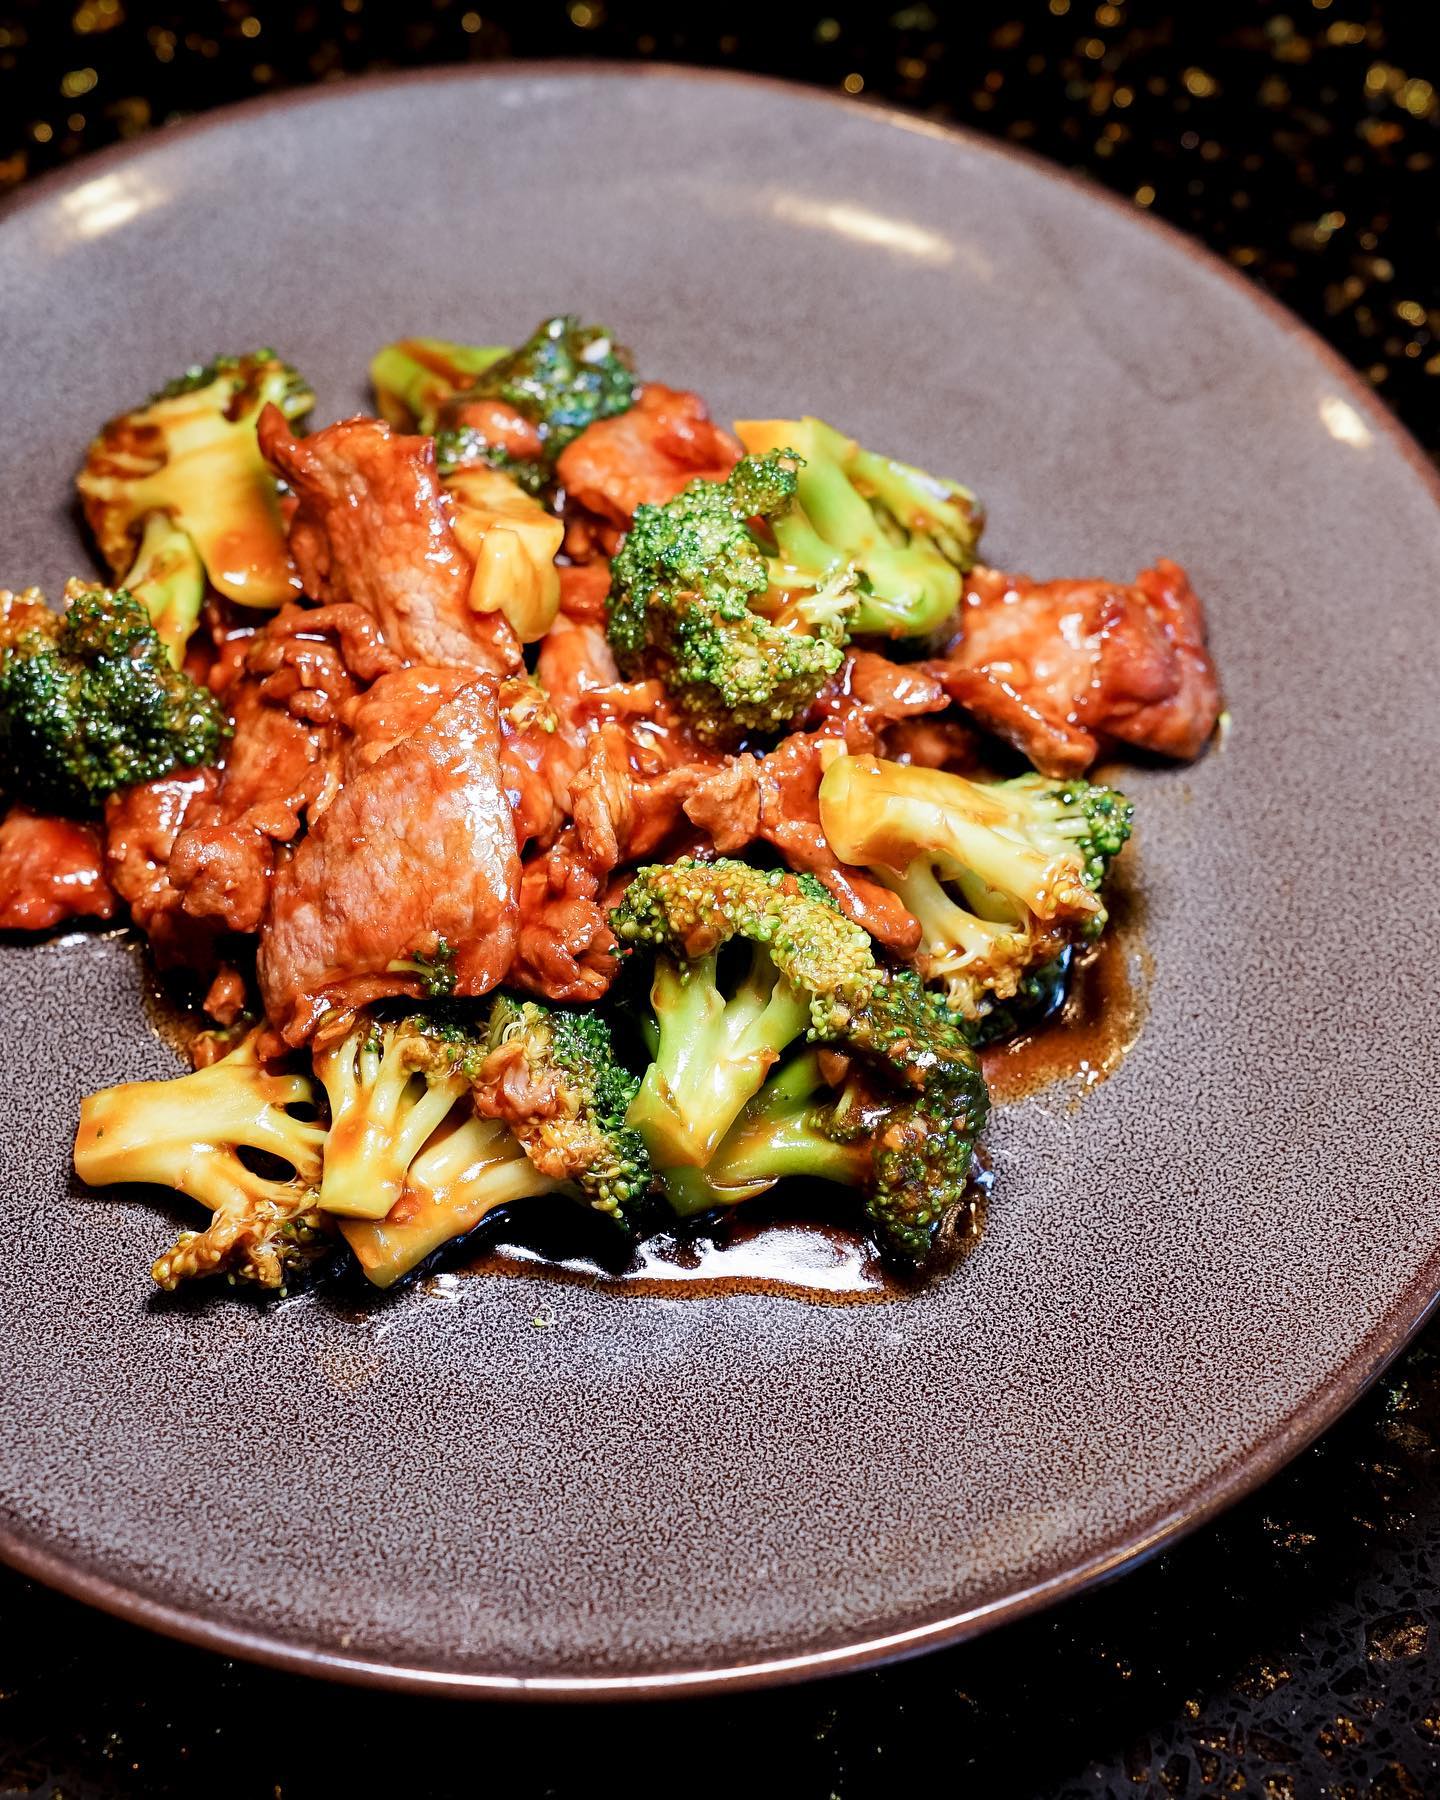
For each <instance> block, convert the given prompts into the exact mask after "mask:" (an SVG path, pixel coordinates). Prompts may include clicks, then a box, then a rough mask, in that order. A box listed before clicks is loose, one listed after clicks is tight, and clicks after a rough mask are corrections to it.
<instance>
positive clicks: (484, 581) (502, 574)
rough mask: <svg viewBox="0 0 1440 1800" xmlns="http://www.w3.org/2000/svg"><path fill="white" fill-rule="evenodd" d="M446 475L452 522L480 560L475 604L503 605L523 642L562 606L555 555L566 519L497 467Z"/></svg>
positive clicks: (484, 609)
mask: <svg viewBox="0 0 1440 1800" xmlns="http://www.w3.org/2000/svg"><path fill="white" fill-rule="evenodd" d="M443 479H444V483H445V491H446V493H448V494H449V496H450V523H451V526H452V527H453V529H454V532H455V536H456V538H457V539H458V540H459V543H460V547H461V549H462V550H464V551H465V553H466V555H467V556H469V557H470V559H471V560H472V561H473V563H474V565H475V573H474V575H473V576H472V577H471V580H470V606H471V609H472V611H474V612H477V613H488V612H499V613H503V614H504V615H505V617H506V618H507V619H508V620H509V621H510V623H511V625H512V626H514V628H515V634H516V636H517V637H518V638H519V639H520V641H521V643H523V644H532V643H534V642H536V640H537V639H539V638H542V637H544V635H545V633H546V632H547V631H548V630H549V629H550V627H551V626H552V625H553V624H554V623H555V615H556V613H558V612H559V610H560V571H559V569H557V568H556V566H555V557H556V554H557V552H558V551H559V549H560V544H561V540H562V539H563V538H564V536H565V525H564V521H563V520H561V519H558V518H557V517H556V516H555V514H554V513H552V512H550V511H548V510H547V508H545V507H543V506H542V505H541V504H540V502H539V501H538V500H535V499H532V498H531V496H530V495H529V494H527V493H526V492H525V491H524V490H523V489H522V488H521V487H520V486H519V485H518V484H517V483H516V482H515V481H513V480H512V479H511V478H510V476H508V475H506V474H503V473H502V472H501V471H500V470H499V469H491V468H487V467H486V466H485V465H484V464H477V465H476V466H475V467H473V468H462V469H455V470H453V471H451V472H450V473H449V474H447V475H445V476H444V478H443Z"/></svg>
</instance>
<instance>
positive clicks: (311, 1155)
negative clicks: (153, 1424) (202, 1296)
mask: <svg viewBox="0 0 1440 1800" xmlns="http://www.w3.org/2000/svg"><path fill="white" fill-rule="evenodd" d="M316 1097H317V1095H316V1089H315V1086H314V1083H313V1082H312V1081H311V1080H310V1079H309V1077H308V1076H305V1075H298V1074H283V1073H280V1072H277V1071H275V1070H273V1069H271V1068H270V1067H268V1066H267V1065H266V1064H264V1063H263V1062H261V1060H260V1058H259V1055H258V1054H257V1034H256V1033H252V1034H251V1035H250V1036H249V1037H247V1038H246V1039H245V1040H244V1042H243V1043H242V1044H240V1045H239V1047H238V1048H236V1049H235V1050H232V1051H231V1052H230V1054H229V1055H228V1056H226V1057H224V1058H222V1059H221V1060H220V1061H219V1062H216V1063H212V1064H211V1066H210V1067H209V1068H206V1069H197V1070H196V1071H195V1072H194V1073H193V1074H191V1075H181V1076H177V1077H176V1078H175V1079H174V1080H173V1081H128V1082H125V1083H123V1084H122V1085H121V1086H119V1087H112V1088H104V1089H102V1090H101V1091H100V1092H99V1093H96V1094H91V1095H90V1096H89V1098H88V1099H87V1100H85V1102H84V1103H83V1104H82V1106H81V1108H80V1124H79V1129H78V1130H77V1132H76V1134H75V1172H76V1173H77V1174H78V1175H79V1176H80V1178H81V1180H82V1181H86V1182H88V1183H89V1184H90V1186H91V1187H108V1186H111V1185H112V1184H114V1183H116V1182H148V1183H153V1184H155V1185H156V1186H160V1187H169V1188H174V1189H176V1190H177V1191H178V1192H180V1193H182V1194H187V1195H189V1197H190V1198H191V1199H192V1200H198V1201H199V1202H200V1203H201V1204H202V1205H203V1206H207V1207H209V1208H210V1212H211V1219H210V1223H209V1225H208V1226H207V1227H206V1228H205V1230H203V1231H185V1232H182V1233H181V1234H180V1236H179V1237H178V1238H177V1239H176V1241H175V1244H174V1246H173V1247H172V1248H171V1249H170V1250H169V1251H167V1253H166V1254H165V1255H164V1256H162V1257H160V1258H159V1259H158V1261H157V1262H156V1263H155V1266H154V1269H153V1271H152V1273H153V1275H154V1277H155V1280H156V1281H157V1282H158V1283H159V1285H160V1286H161V1287H162V1288H166V1289H170V1288H174V1287H176V1286H177V1285H178V1284H179V1283H180V1282H181V1281H187V1280H191V1279H194V1278H196V1277H199V1276H203V1275H224V1276H226V1277H227V1279H228V1280H230V1281H231V1282H248V1283H252V1284H253V1285H254V1286H256V1287H260V1288H270V1289H278V1290H280V1291H281V1292H283V1291H284V1289H285V1287H286V1284H287V1282H288V1281H289V1279H290V1278H291V1276H292V1275H293V1274H294V1273H295V1271H296V1270H297V1269H298V1268H300V1267H301V1266H302V1265H303V1264H305V1263H306V1262H308V1261H310V1260H311V1259H312V1258H313V1257H314V1256H315V1255H316V1254H317V1253H318V1252H320V1251H322V1250H323V1249H325V1248H326V1247H327V1245H328V1243H329V1241H330V1240H329V1237H328V1227H327V1225H326V1223H325V1220H324V1218H323V1217H322V1215H321V1214H320V1212H319V1211H318V1209H317V1204H316V1203H317V1195H318V1183H319V1181H320V1168H321V1154H322V1149H323V1146H324V1142H325V1128H324V1126H322V1125H319V1124H317V1123H316V1122H315V1120H314V1107H315V1100H316ZM297 1114H298V1115H299V1116H297ZM247 1155H248V1156H249V1158H250V1160H249V1161H247V1160H246V1157H247ZM256 1161H261V1162H268V1163H269V1164H270V1165H271V1168H272V1169H273V1170H274V1172H273V1173H268V1174H259V1173H256V1171H255V1169H254V1167H252V1163H253V1162H256Z"/></svg>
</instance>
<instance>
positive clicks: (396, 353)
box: [370, 338, 510, 434]
mask: <svg viewBox="0 0 1440 1800" xmlns="http://www.w3.org/2000/svg"><path fill="white" fill-rule="evenodd" d="M509 354H510V352H509V350H508V349H507V348H506V347H505V346H504V345H503V344H501V345H495V344H486V345H476V344H457V343H453V342H452V341H451V340H450V339H449V338H401V339H400V340H399V341H398V342H397V343H394V344H387V345H386V346H385V348H384V349H383V350H379V351H377V352H376V353H375V355H374V356H373V357H372V358H371V361H370V385H371V386H372V387H373V388H374V390H375V402H376V405H377V406H378V407H379V409H380V416H381V418H383V419H385V420H386V421H387V422H388V423H389V424H391V425H393V426H395V427H396V428H397V429H398V430H400V431H423V432H425V433H427V434H428V433H430V432H433V431H434V430H435V426H436V422H437V415H438V413H439V411H440V408H441V407H442V406H443V405H444V404H445V402H446V401H447V400H449V399H452V398H453V397H454V395H456V394H457V393H459V392H460V390H461V389H462V388H466V387H469V386H470V384H471V383H472V382H474V381H477V380H478V379H479V378H480V376H482V375H483V374H484V373H485V371H486V370H487V369H488V368H489V367H490V366H491V365H492V363H497V362H499V360H500V358H501V357H502V356H508V355H509Z"/></svg>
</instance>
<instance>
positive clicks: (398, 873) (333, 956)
mask: <svg viewBox="0 0 1440 1800" xmlns="http://www.w3.org/2000/svg"><path fill="white" fill-rule="evenodd" d="M498 687H499V684H498V682H497V681H496V680H495V679H494V677H493V676H488V675H483V674H482V675H479V676H477V678H476V679H475V680H474V681H472V682H471V683H470V684H469V685H468V686H466V687H464V688H462V689H461V690H460V692H459V693H457V694H455V695H454V696H453V697H451V698H449V699H447V700H445V701H444V702H443V703H441V704H440V705H438V706H437V707H436V708H435V709H434V711H433V712H432V713H431V715H430V717H429V718H428V719H426V721H425V722H424V723H423V724H422V725H420V726H419V727H418V729H416V730H414V731H412V732H411V733H410V735H409V736H406V737H402V738H401V739H400V741H399V742H397V743H393V744H392V745H391V747H390V748H389V749H388V750H386V751H385V753H384V754H383V755H381V756H380V757H379V758H378V759H377V760H376V761H374V762H372V763H370V764H369V765H368V766H367V767H363V768H357V769H356V770H355V772H354V773H353V774H352V775H351V776H350V777H349V779H347V780H346V781H345V782H344V784H343V785H342V787H341V789H340V792H339V794H338V795H337V796H336V798H335V800H334V801H333V803H332V804H331V805H330V806H329V808H328V809H327V810H326V811H325V812H324V813H323V815H322V816H321V817H320V818H319V819H318V820H316V822H315V824H314V826H313V827H312V829H311V831H310V833H309V835H308V836H307V837H306V838H305V839H304V840H303V841H302V842H301V843H300V845H299V846H298V848H297V849H296V851H295V853H294V855H293V856H292V857H291V858H290V859H289V861H288V862H287V863H286V864H285V865H284V866H283V867H282V868H281V869H280V870H279V871H278V873H277V875H276V878H275V886H274V893H273V896H272V903H271V909H270V917H269V919H268V921H267V923H266V925H265V927H264V930H263V931H262V933H261V938H260V950H259V959H258V970H259V976H260V987H261V993H262V995H263V997H264V1000H265V1008H266V1012H267V1014H268V1016H269V1018H270V1020H271V1023H272V1025H273V1026H275V1027H276V1028H277V1029H278V1031H279V1032H280V1034H281V1035H282V1036H283V1037H284V1039H285V1041H286V1042H287V1043H290V1044H300V1043H303V1042H304V1041H305V1040H306V1039H307V1038H309V1037H310V1036H311V1035H312V1034H313V1033H314V1032H315V1031H316V1029H317V1027H319V1026H320V1025H321V1024H322V1021H323V1022H324V1024H325V1027H326V1030H327V1032H328V1031H329V1029H331V1028H332V1027H338V1025H339V1024H340V1023H341V1022H343V1020H344V1018H345V1017H346V1016H347V1015H348V1014H349V1013H350V1012H351V1011H353V1010H354V1008H355V1007H356V1006H358V1005H362V1004H366V1003H368V1002H369V1001H371V1000H374V999H376V998H378V997H380V996H381V995H382V994H386V993H390V994H416V995H418V994H420V993H421V992H423V991H425V986H426V983H425V981H424V979H423V977H422V976H420V975H417V974H416V973H413V972H409V971H404V970H396V969H394V968H392V965H393V964H396V963H404V962H407V961H413V959H415V958H416V957H424V958H433V957H435V956H436V955H437V954H438V953H439V952H440V951H441V950H442V948H443V947H448V949H449V952H450V953H451V955H452V956H453V959H454V988H453V991H454V992H455V993H456V994H482V993H485V992H486V991H487V990H488V989H490V988H492V987H493V986H494V985H495V984H496V983H497V982H498V981H500V980H501V979H503V977H504V976H505V974H506V971H507V970H508V969H509V967H510V964H511V961H512V959H513V956H514V952H515V944H516V936H517V913H518V898H519V884H520V859H519V854H518V851H517V849H516V844H515V827H514V823H513V820H512V818H511V813H510V806H509V802H508V801H507V799H506V797H505V792H504V787H503V785H502V778H501V769H500V733H499V721H498V711H497V701H498Z"/></svg>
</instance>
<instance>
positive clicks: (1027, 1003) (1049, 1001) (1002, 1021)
mask: <svg viewBox="0 0 1440 1800" xmlns="http://www.w3.org/2000/svg"><path fill="white" fill-rule="evenodd" d="M1073 962H1074V952H1073V951H1072V950H1071V949H1070V948H1069V947H1068V946H1067V947H1066V948H1065V949H1063V950H1061V951H1060V952H1059V954H1058V955H1057V956H1054V957H1052V958H1051V960H1050V961H1049V962H1046V963H1041V964H1040V966H1039V967H1038V968H1034V969H1027V970H1026V971H1025V973H1024V974H1023V975H1022V976H1021V977H1020V979H1019V981H1018V982H1017V983H1016V985H1015V992H1014V993H1013V994H1012V995H1011V996H1010V998H1009V999H1008V1000H996V999H995V998H994V997H993V996H987V997H986V1003H985V1006H984V1009H983V1011H981V1012H980V1014H979V1015H978V1016H977V1017H974V1018H967V1019H965V1030H966V1035H967V1036H968V1037H969V1039H970V1041H971V1043H972V1044H974V1045H975V1047H976V1049H977V1050H978V1049H980V1048H981V1047H983V1046H984V1045H986V1044H998V1043H1000V1042H1001V1041H1002V1040H1003V1039H1005V1038H1010V1037H1016V1036H1018V1035H1019V1034H1020V1033H1021V1032H1025V1031H1034V1030H1035V1029H1036V1028H1037V1027H1038V1026H1041V1025H1043V1024H1044V1023H1045V1021H1046V1020H1047V1019H1050V1018H1053V1017H1054V1015H1055V1014H1056V1013H1057V1012H1059V1010H1060V1008H1061V1007H1062V1006H1063V1005H1064V1004H1065V995H1066V992H1067V991H1068V988H1069V984H1070V969H1071V966H1072V964H1073Z"/></svg>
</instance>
